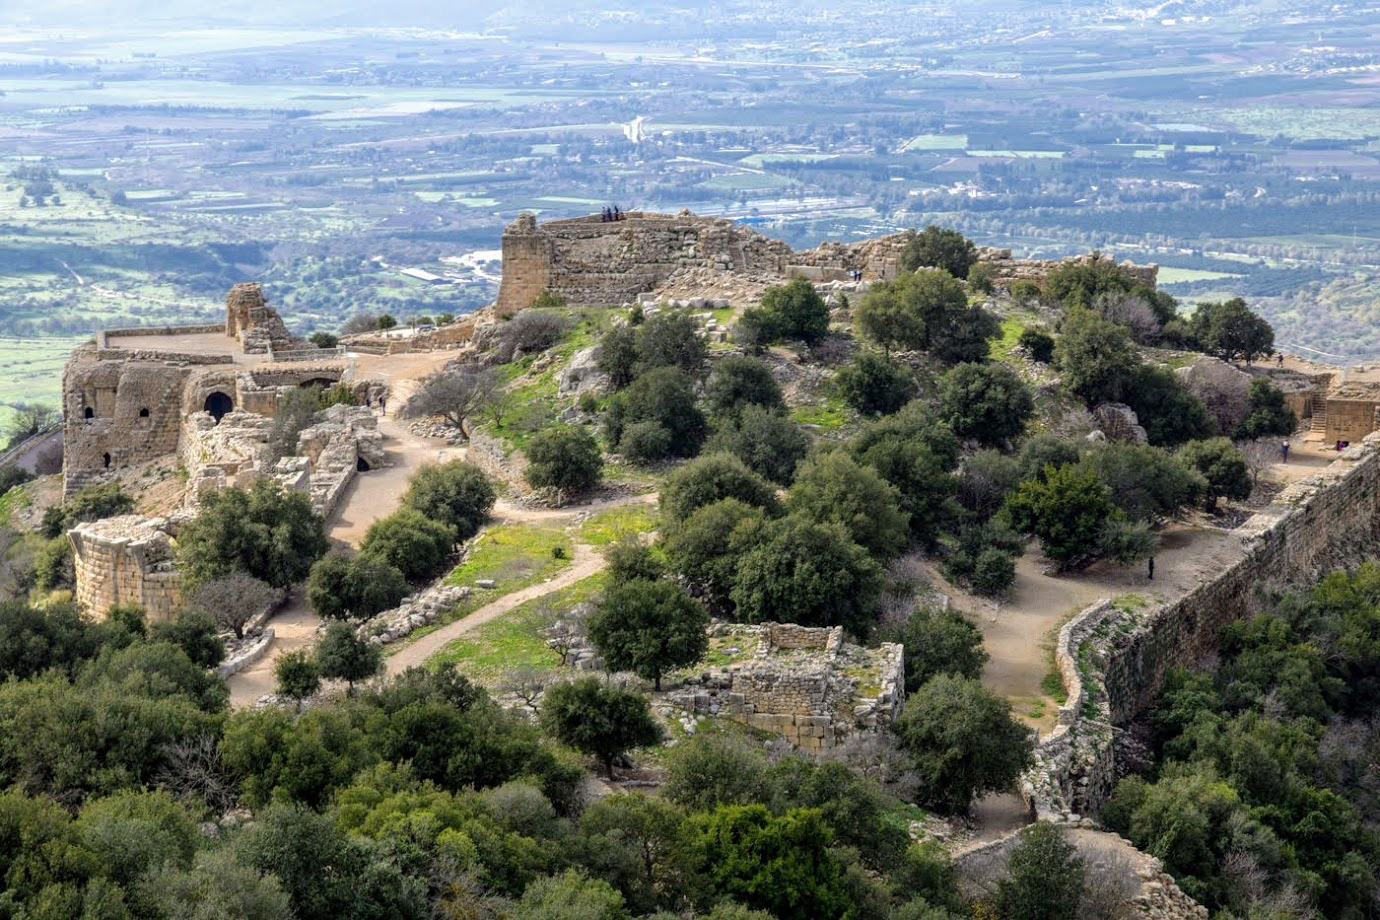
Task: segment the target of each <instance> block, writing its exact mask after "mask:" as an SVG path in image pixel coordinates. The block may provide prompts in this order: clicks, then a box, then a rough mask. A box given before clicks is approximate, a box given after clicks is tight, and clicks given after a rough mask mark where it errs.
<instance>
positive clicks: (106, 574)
mask: <svg viewBox="0 0 1380 920" xmlns="http://www.w3.org/2000/svg"><path fill="white" fill-rule="evenodd" d="M169 528H170V522H169V521H168V520H167V519H166V518H143V517H140V516H139V515H134V514H130V515H122V516H120V517H113V518H107V519H105V520H103V521H92V522H89V523H85V524H79V525H77V527H75V528H74V529H73V530H71V531H70V532H69V533H68V535H67V538H68V540H69V541H70V542H71V544H72V557H73V561H74V563H75V566H76V572H77V580H76V591H75V595H76V602H77V605H78V607H80V608H81V610H82V611H83V612H84V613H85V614H86V615H87V616H92V617H100V616H104V615H105V613H106V611H108V610H109V609H110V608H111V607H113V606H115V605H117V604H137V605H139V606H140V607H143V608H144V610H145V611H147V612H148V617H149V621H150V622H154V623H158V622H163V621H166V620H170V619H172V616H173V614H174V612H175V611H176V610H177V608H178V606H179V605H180V604H181V601H182V589H181V579H180V578H179V576H178V573H177V569H176V567H175V566H174V560H173V544H172V540H171V538H170V537H169Z"/></svg>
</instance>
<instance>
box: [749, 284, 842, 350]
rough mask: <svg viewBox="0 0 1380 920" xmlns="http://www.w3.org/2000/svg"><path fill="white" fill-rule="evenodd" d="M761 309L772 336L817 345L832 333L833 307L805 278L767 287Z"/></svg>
mask: <svg viewBox="0 0 1380 920" xmlns="http://www.w3.org/2000/svg"><path fill="white" fill-rule="evenodd" d="M759 309H760V310H761V311H762V313H763V314H765V316H766V318H767V320H768V328H769V329H770V336H771V338H783V339H800V340H801V341H804V342H807V343H810V344H814V343H815V342H818V341H819V340H820V339H822V338H824V337H825V336H826V335H828V334H829V307H828V305H827V304H825V302H824V298H823V297H821V296H820V295H819V293H818V292H817V291H816V290H815V286H814V285H813V284H811V283H810V282H809V281H807V280H806V279H804V278H793V279H792V280H790V281H788V282H786V283H785V284H783V285H777V286H775V287H769V288H767V289H766V290H765V291H763V292H762V300H761V303H760V306H759Z"/></svg>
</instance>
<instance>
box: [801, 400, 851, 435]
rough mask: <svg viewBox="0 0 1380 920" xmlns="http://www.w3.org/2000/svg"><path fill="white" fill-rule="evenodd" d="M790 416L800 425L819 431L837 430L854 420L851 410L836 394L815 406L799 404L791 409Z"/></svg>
mask: <svg viewBox="0 0 1380 920" xmlns="http://www.w3.org/2000/svg"><path fill="white" fill-rule="evenodd" d="M791 418H792V419H793V420H795V421H796V422H798V423H799V424H801V425H810V426H813V427H814V428H816V429H818V430H819V431H821V432H825V433H830V432H835V431H839V430H840V429H842V428H844V427H845V426H847V425H848V424H849V423H851V422H852V421H853V420H854V415H853V411H852V410H851V409H849V408H848V406H847V405H846V404H845V403H844V401H843V400H842V399H840V398H838V397H836V396H831V397H829V398H827V399H826V400H825V401H824V402H823V403H821V404H819V405H816V406H801V407H799V408H797V409H792V410H791Z"/></svg>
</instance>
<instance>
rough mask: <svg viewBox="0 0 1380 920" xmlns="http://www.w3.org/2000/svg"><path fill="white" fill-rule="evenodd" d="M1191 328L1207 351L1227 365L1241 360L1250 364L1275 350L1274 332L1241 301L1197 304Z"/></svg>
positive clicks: (1234, 298) (1232, 300)
mask: <svg viewBox="0 0 1380 920" xmlns="http://www.w3.org/2000/svg"><path fill="white" fill-rule="evenodd" d="M1189 328H1190V329H1191V330H1192V332H1193V336H1194V338H1195V339H1197V341H1198V342H1199V343H1201V345H1202V347H1203V350H1204V351H1206V352H1207V353H1208V354H1210V355H1216V356H1217V357H1219V358H1222V359H1223V360H1225V361H1235V360H1238V359H1239V360H1242V361H1245V362H1246V363H1247V364H1249V363H1250V362H1252V361H1254V360H1255V359H1256V358H1263V357H1265V356H1266V355H1268V354H1270V353H1271V352H1273V351H1274V349H1275V332H1274V329H1272V328H1271V327H1270V324H1269V322H1267V321H1266V320H1264V319H1262V318H1261V317H1259V316H1257V315H1256V314H1255V313H1252V312H1251V310H1250V308H1249V307H1247V306H1246V302H1245V301H1244V300H1242V299H1241V298H1240V297H1233V298H1232V299H1231V300H1228V301H1224V302H1221V303H1200V304H1198V309H1197V310H1196V311H1194V313H1193V319H1192V320H1191V321H1190V323H1189Z"/></svg>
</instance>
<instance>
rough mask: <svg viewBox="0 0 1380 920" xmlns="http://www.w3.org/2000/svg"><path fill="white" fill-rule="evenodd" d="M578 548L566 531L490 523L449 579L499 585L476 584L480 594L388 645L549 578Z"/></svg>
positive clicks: (390, 649)
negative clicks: (491, 525) (490, 582)
mask: <svg viewBox="0 0 1380 920" xmlns="http://www.w3.org/2000/svg"><path fill="white" fill-rule="evenodd" d="M574 553H575V544H574V542H573V541H572V540H571V539H570V537H569V536H568V535H567V534H565V533H564V532H563V531H560V530H556V529H553V528H550V527H531V526H526V525H522V524H503V525H500V526H498V527H490V528H489V529H488V530H486V531H484V532H483V533H481V534H480V535H479V536H478V537H476V538H475V543H474V546H473V547H472V548H471V549H470V554H469V557H468V558H466V559H465V561H464V562H462V563H460V565H458V566H456V567H455V569H454V570H453V571H452V572H451V573H450V574H449V575H447V576H446V584H450V585H470V586H471V587H475V586H476V583H477V582H479V581H481V580H492V581H493V583H494V586H493V587H492V588H478V587H475V591H474V593H472V594H471V595H470V596H469V597H467V598H465V599H464V600H462V601H461V602H460V603H459V604H456V605H455V607H453V608H452V609H451V610H450V612H448V613H446V614H445V615H444V616H442V617H440V618H438V619H437V620H436V622H435V623H433V624H431V625H430V626H424V627H422V628H421V629H418V630H416V631H415V632H413V633H412V634H411V635H410V636H408V639H407V641H403V642H398V643H395V644H394V645H390V646H388V653H389V654H392V652H394V651H395V650H397V649H399V648H402V647H403V646H405V645H407V642H408V641H415V640H417V639H420V638H421V637H422V636H425V635H426V634H427V633H430V632H434V631H435V630H437V629H439V628H440V627H442V626H445V625H446V624H447V623H454V622H455V621H456V620H461V619H464V618H465V617H467V616H469V615H470V614H471V613H474V612H475V611H476V610H478V609H479V608H480V607H483V606H484V605H485V604H488V603H490V602H491V601H496V600H498V599H499V598H500V597H502V596H503V595H505V594H511V593H512V592H514V591H520V590H522V589H523V588H526V587H528V586H530V585H534V584H537V583H538V582H541V581H545V580H546V579H548V578H550V577H551V576H553V575H555V574H556V573H557V572H559V571H561V570H562V569H564V568H565V567H566V566H568V565H570V560H571V558H572V557H573V555H574Z"/></svg>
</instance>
